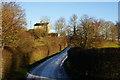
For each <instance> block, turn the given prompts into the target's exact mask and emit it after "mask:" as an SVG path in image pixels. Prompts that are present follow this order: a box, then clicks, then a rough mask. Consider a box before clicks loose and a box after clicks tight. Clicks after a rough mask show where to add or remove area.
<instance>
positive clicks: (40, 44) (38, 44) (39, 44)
mask: <svg viewBox="0 0 120 80" xmlns="http://www.w3.org/2000/svg"><path fill="white" fill-rule="evenodd" d="M43 45H46V44H45V43H40V42H35V44H34V47H35V46H43Z"/></svg>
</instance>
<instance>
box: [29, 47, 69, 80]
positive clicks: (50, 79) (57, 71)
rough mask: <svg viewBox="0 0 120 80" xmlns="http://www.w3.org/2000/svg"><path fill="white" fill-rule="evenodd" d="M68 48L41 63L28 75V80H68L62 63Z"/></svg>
mask: <svg viewBox="0 0 120 80" xmlns="http://www.w3.org/2000/svg"><path fill="white" fill-rule="evenodd" d="M69 49H70V46H69V47H68V48H66V49H65V50H64V51H62V52H61V53H60V54H57V55H55V56H53V57H51V58H50V59H48V60H46V61H45V62H43V63H41V64H40V65H38V66H37V67H35V68H34V69H33V70H31V71H30V72H29V73H28V76H27V79H28V80H30V79H31V80H33V79H34V80H69V77H68V75H67V74H66V72H65V70H64V67H63V63H64V61H65V59H66V58H67V51H68V50H69Z"/></svg>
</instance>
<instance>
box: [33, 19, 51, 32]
mask: <svg viewBox="0 0 120 80" xmlns="http://www.w3.org/2000/svg"><path fill="white" fill-rule="evenodd" d="M37 28H40V29H44V30H45V31H46V32H48V33H50V28H51V24H50V23H48V22H46V23H43V22H42V21H40V23H36V24H34V29H37Z"/></svg>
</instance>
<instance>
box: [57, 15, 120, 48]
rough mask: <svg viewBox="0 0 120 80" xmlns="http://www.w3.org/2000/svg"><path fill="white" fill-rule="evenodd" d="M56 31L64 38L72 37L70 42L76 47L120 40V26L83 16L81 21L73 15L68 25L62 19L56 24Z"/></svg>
mask: <svg viewBox="0 0 120 80" xmlns="http://www.w3.org/2000/svg"><path fill="white" fill-rule="evenodd" d="M55 30H56V31H57V32H58V33H59V34H60V35H61V36H63V33H64V36H70V41H72V43H73V44H74V45H75V46H81V47H84V48H85V47H91V46H93V44H94V43H95V42H96V41H100V40H111V41H116V40H119V34H118V33H119V31H118V30H119V25H118V23H113V22H111V21H105V20H102V19H96V18H94V17H89V16H88V15H83V16H82V17H81V18H80V19H78V16H77V15H76V14H73V15H72V16H71V18H70V21H69V23H68V24H66V22H65V18H60V19H58V20H57V21H56V23H55Z"/></svg>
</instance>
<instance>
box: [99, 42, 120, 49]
mask: <svg viewBox="0 0 120 80" xmlns="http://www.w3.org/2000/svg"><path fill="white" fill-rule="evenodd" d="M97 48H120V44H118V43H115V42H103V43H102V44H100V45H99V47H97Z"/></svg>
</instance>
